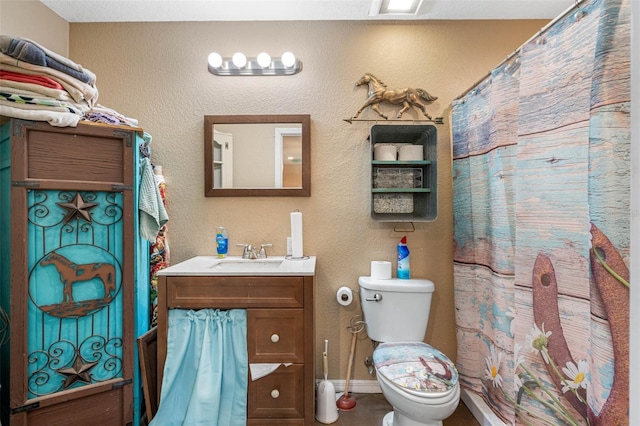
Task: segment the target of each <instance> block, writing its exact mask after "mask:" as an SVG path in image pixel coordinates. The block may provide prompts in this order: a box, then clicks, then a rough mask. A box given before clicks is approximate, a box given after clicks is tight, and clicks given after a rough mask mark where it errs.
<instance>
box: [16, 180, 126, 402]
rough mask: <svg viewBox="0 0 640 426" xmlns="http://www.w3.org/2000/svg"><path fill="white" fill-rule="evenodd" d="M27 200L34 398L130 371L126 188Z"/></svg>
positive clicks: (43, 194) (32, 195)
mask: <svg viewBox="0 0 640 426" xmlns="http://www.w3.org/2000/svg"><path fill="white" fill-rule="evenodd" d="M27 199H28V201H27V202H28V212H29V217H28V240H29V242H28V246H29V250H28V268H29V302H28V303H29V306H28V319H27V322H28V327H29V330H30V332H29V336H28V344H27V348H28V361H29V362H28V371H27V375H28V378H27V383H28V391H29V397H30V398H35V397H39V396H44V395H50V394H52V393H55V392H60V391H63V390H66V389H71V388H77V387H80V386H85V385H87V384H91V383H99V382H103V381H106V380H110V379H113V378H119V377H122V374H123V371H122V366H123V365H122V359H123V344H130V343H131V342H124V341H123V331H122V325H123V324H122V322H123V319H122V315H123V289H122V259H123V196H122V193H112V192H75V191H53V190H47V191H29V193H28V197H27Z"/></svg>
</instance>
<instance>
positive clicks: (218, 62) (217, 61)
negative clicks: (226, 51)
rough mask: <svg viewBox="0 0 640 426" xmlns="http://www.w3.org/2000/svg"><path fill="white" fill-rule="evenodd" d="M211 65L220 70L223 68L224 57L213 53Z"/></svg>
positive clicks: (210, 59)
mask: <svg viewBox="0 0 640 426" xmlns="http://www.w3.org/2000/svg"><path fill="white" fill-rule="evenodd" d="M209 65H211V66H212V67H213V68H220V67H221V66H222V56H220V54H219V53H216V52H213V53H212V54H210V55H209Z"/></svg>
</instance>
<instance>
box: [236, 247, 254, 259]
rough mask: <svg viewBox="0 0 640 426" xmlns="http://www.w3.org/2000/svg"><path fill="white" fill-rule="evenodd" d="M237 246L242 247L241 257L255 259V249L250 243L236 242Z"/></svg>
mask: <svg viewBox="0 0 640 426" xmlns="http://www.w3.org/2000/svg"><path fill="white" fill-rule="evenodd" d="M236 245H237V246H239V247H244V250H242V258H243V259H257V258H258V254H257V253H256V249H255V248H254V247H253V245H251V244H236Z"/></svg>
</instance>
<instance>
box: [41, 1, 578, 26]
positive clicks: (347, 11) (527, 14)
mask: <svg viewBox="0 0 640 426" xmlns="http://www.w3.org/2000/svg"><path fill="white" fill-rule="evenodd" d="M40 1H41V2H42V3H44V4H45V5H46V6H47V7H49V8H50V9H51V10H53V11H54V12H55V13H57V14H58V15H60V16H61V17H62V18H63V19H64V20H66V21H67V22H70V23H73V22H162V21H291V20H295V21H304V20H330V21H341V20H431V19H553V18H555V17H556V16H558V15H560V14H561V13H562V12H564V11H565V10H566V9H567V8H569V7H570V6H571V5H573V4H574V3H575V0H423V2H422V5H421V7H420V9H419V10H418V13H417V14H416V15H410V16H403V15H389V16H369V9H370V8H371V3H372V1H374V0H40Z"/></svg>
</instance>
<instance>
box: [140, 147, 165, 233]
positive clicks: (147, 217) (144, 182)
mask: <svg viewBox="0 0 640 426" xmlns="http://www.w3.org/2000/svg"><path fill="white" fill-rule="evenodd" d="M140 169H141V170H140V173H141V176H140V193H139V195H138V209H139V210H140V235H141V236H142V238H144V239H145V240H147V241H151V242H153V241H155V240H156V236H157V235H158V231H159V230H160V228H162V226H163V225H164V224H165V223H167V222H168V221H169V216H168V215H167V211H166V209H165V208H164V204H163V202H162V197H161V196H160V189H159V188H158V185H156V181H155V178H154V175H153V167H152V166H151V160H149V158H143V159H142V161H141V162H140Z"/></svg>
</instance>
